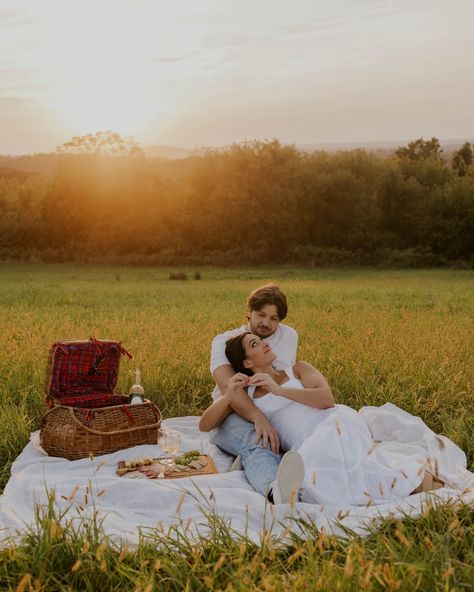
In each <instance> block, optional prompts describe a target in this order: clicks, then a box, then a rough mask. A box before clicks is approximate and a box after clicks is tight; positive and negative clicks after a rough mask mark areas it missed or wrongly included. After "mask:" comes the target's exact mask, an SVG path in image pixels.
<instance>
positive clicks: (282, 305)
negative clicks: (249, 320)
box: [247, 284, 288, 321]
mask: <svg viewBox="0 0 474 592" xmlns="http://www.w3.org/2000/svg"><path fill="white" fill-rule="evenodd" d="M266 304H274V305H275V306H276V307H277V311H278V318H279V319H280V321H282V320H283V319H284V318H285V317H286V315H287V313H288V304H287V303H286V296H285V295H284V294H283V292H282V291H281V290H280V288H279V287H278V286H277V285H275V284H266V285H265V286H262V287H261V288H257V289H256V290H254V291H253V292H252V293H251V294H250V296H249V297H248V298H247V311H248V312H250V311H251V310H257V311H258V310H261V309H262V308H263V307H264V306H265V305H266Z"/></svg>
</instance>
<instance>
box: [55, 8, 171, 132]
mask: <svg viewBox="0 0 474 592" xmlns="http://www.w3.org/2000/svg"><path fill="white" fill-rule="evenodd" d="M107 6H109V8H110V5H109V4H108V5H107ZM111 14H113V21H112V20H111ZM132 17H133V13H132V12H130V10H128V11H127V10H114V12H113V13H111V12H110V10H105V7H102V6H101V5H100V3H98V4H97V7H96V9H95V14H94V18H93V19H91V18H90V15H87V19H85V17H84V12H80V13H77V18H79V19H83V20H82V21H81V22H79V23H78V25H77V26H78V28H79V29H82V30H83V31H84V35H83V37H81V38H80V39H68V38H65V36H66V33H64V38H58V37H56V38H55V47H54V50H53V51H54V55H52V56H51V60H50V64H51V66H50V74H51V78H52V79H54V80H57V81H58V84H57V85H56V86H55V88H54V89H53V90H52V91H51V96H50V97H49V100H48V104H49V107H50V108H51V109H52V110H53V111H54V113H55V117H56V118H57V119H58V120H59V122H60V124H61V125H62V126H63V127H65V128H69V129H75V130H77V131H78V132H82V131H84V130H86V131H91V130H100V129H115V130H119V131H120V132H121V133H126V134H131V135H135V134H137V133H139V132H140V131H141V130H143V129H144V128H145V127H146V126H147V124H149V122H150V120H156V119H158V118H159V117H160V116H161V111H162V108H161V107H160V105H157V104H156V101H155V100H154V95H153V86H152V81H153V76H152V73H153V72H152V71H151V67H152V65H151V64H150V60H149V59H148V58H149V56H150V36H142V35H140V31H139V30H137V28H136V27H135V28H134V27H131V26H130V21H131V20H132ZM84 19H85V20H84ZM56 35H60V33H59V34H58V33H56ZM58 46H59V47H60V49H58Z"/></svg>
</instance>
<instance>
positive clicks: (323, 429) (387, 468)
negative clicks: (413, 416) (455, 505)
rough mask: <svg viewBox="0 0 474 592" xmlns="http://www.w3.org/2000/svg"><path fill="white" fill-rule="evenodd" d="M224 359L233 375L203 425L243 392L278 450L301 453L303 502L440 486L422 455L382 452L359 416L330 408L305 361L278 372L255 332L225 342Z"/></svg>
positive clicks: (318, 377)
mask: <svg viewBox="0 0 474 592" xmlns="http://www.w3.org/2000/svg"><path fill="white" fill-rule="evenodd" d="M226 356H227V358H228V360H229V362H230V363H231V364H232V366H233V368H234V370H235V371H236V374H235V375H234V376H233V378H232V379H231V380H230V382H229V386H228V390H227V393H226V394H225V398H226V399H223V400H218V401H216V402H215V403H214V404H213V405H211V407H209V408H208V409H207V410H206V411H205V412H204V414H203V416H202V418H201V421H200V428H201V429H202V430H210V429H212V428H214V427H215V426H216V425H219V423H220V422H221V421H223V419H224V418H225V417H226V415H227V414H228V413H229V408H230V406H231V405H232V397H234V396H236V395H237V394H239V393H240V394H241V393H242V391H245V392H246V393H247V395H248V396H249V397H250V398H251V399H252V400H253V403H254V404H255V405H256V406H257V407H258V409H260V410H261V411H262V412H263V413H264V414H265V415H266V416H267V417H268V419H269V421H270V422H271V423H272V425H273V426H274V428H275V429H276V430H277V431H278V433H279V436H280V441H281V444H282V447H283V448H284V449H285V450H296V451H298V452H299V454H300V455H301V457H302V458H303V461H304V464H305V477H304V481H303V486H302V489H301V492H300V493H301V499H302V501H304V502H312V503H319V504H330V505H335V504H337V505H341V504H347V505H370V504H371V503H381V502H385V501H390V500H394V499H398V498H400V497H406V496H408V495H410V494H411V493H413V492H414V491H422V490H429V489H436V488H438V487H441V486H442V484H441V483H440V482H433V477H432V476H431V475H430V474H429V473H428V472H427V471H425V461H426V459H425V458H424V457H421V456H410V457H407V456H401V455H394V454H393V453H390V452H386V451H383V450H381V449H379V448H378V447H377V445H376V444H375V443H374V441H373V440H372V437H371V434H370V431H369V429H368V427H367V424H366V423H365V421H364V420H363V419H362V417H360V415H359V414H358V413H357V412H356V411H354V410H353V409H351V408H350V407H347V406H346V405H335V403H334V397H333V395H332V393H331V389H330V387H329V385H328V383H327V382H326V380H325V378H324V376H323V375H322V374H321V373H320V372H319V371H318V370H316V369H315V368H314V367H313V366H311V365H310V364H308V363H306V362H302V361H300V362H297V363H296V364H295V365H294V366H293V367H292V368H287V369H285V370H282V371H277V370H275V369H274V368H273V366H272V363H273V361H274V360H275V354H274V353H273V352H272V350H271V347H270V346H269V345H268V343H266V342H265V341H263V340H262V339H260V337H258V336H256V335H254V334H252V333H243V334H242V335H239V336H237V337H234V338H232V339H230V340H229V341H227V344H226Z"/></svg>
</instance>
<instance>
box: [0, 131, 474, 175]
mask: <svg viewBox="0 0 474 592" xmlns="http://www.w3.org/2000/svg"><path fill="white" fill-rule="evenodd" d="M473 140H474V138H471V139H468V140H461V139H453V140H440V143H441V147H442V148H443V157H444V159H445V160H446V161H449V160H450V159H451V157H452V154H453V153H454V151H455V150H458V149H459V148H460V147H461V146H462V145H463V144H464V143H465V142H470V143H472V142H473ZM411 141H412V140H400V141H390V142H318V143H314V144H296V148H298V149H299V150H302V151H304V152H314V151H315V150H324V151H325V152H337V151H344V150H355V149H357V148H362V149H365V150H369V151H370V152H374V153H377V154H380V155H381V156H390V155H391V154H393V152H394V151H395V150H396V149H397V148H398V147H399V146H406V145H407V144H408V143H409V142H411ZM215 148H216V149H225V146H216V147H215ZM205 149H206V148H205V147H200V148H198V147H195V148H186V147H182V146H159V145H153V146H144V147H143V151H144V152H145V154H146V155H147V156H149V157H151V158H155V159H156V161H157V165H158V166H160V167H161V168H162V167H165V169H166V173H167V175H170V176H175V175H178V176H179V175H181V174H182V171H183V170H184V169H183V167H185V168H187V166H188V164H187V163H184V162H182V161H184V160H185V159H186V158H189V157H190V156H198V155H199V154H200V153H203V152H204V150H205ZM61 158H62V156H61V155H60V154H55V153H53V152H52V153H49V154H28V155H24V156H9V155H0V176H3V177H8V176H18V175H16V174H15V173H14V171H24V172H27V173H51V172H53V171H54V170H56V168H57V166H58V164H59V162H60V160H61ZM159 161H162V163H161V164H158V163H159ZM170 161H175V162H174V164H173V165H171V163H170ZM167 163H168V164H167ZM170 166H171V168H170Z"/></svg>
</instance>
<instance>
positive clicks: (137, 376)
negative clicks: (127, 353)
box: [135, 368, 142, 385]
mask: <svg viewBox="0 0 474 592" xmlns="http://www.w3.org/2000/svg"><path fill="white" fill-rule="evenodd" d="M135 384H139V385H141V384H142V373H141V371H140V368H137V369H136V370H135Z"/></svg>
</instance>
